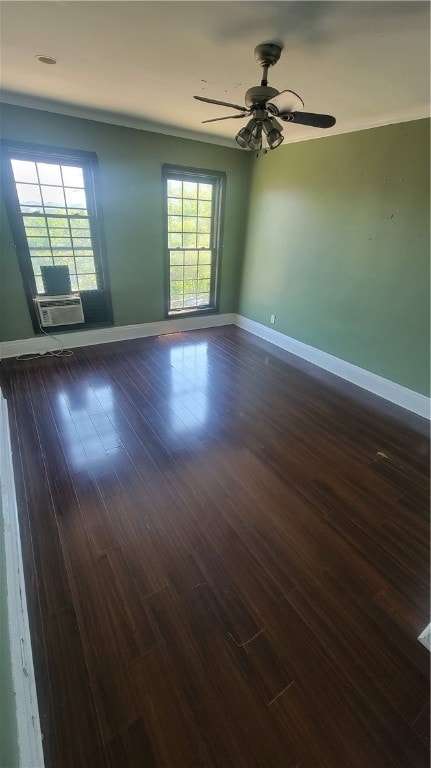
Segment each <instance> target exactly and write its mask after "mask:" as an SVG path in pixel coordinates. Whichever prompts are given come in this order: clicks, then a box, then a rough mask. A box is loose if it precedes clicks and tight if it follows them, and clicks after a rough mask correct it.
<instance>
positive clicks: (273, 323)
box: [271, 315, 276, 325]
mask: <svg viewBox="0 0 431 768" xmlns="http://www.w3.org/2000/svg"><path fill="white" fill-rule="evenodd" d="M275 318H276V316H275V315H271V325H275Z"/></svg>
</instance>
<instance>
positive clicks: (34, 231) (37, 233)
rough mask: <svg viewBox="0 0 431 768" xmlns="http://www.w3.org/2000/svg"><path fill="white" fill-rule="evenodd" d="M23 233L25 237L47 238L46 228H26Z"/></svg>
mask: <svg viewBox="0 0 431 768" xmlns="http://www.w3.org/2000/svg"><path fill="white" fill-rule="evenodd" d="M25 233H26V235H27V237H48V230H47V228H46V227H26V228H25Z"/></svg>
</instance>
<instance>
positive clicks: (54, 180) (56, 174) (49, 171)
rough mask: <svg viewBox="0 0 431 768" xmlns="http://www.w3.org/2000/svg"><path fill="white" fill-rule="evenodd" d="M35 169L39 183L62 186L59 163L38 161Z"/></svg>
mask: <svg viewBox="0 0 431 768" xmlns="http://www.w3.org/2000/svg"><path fill="white" fill-rule="evenodd" d="M37 171H38V173H39V181H40V183H41V184H55V185H56V186H58V187H61V186H62V182H61V173H60V166H59V165H54V163H38V164H37Z"/></svg>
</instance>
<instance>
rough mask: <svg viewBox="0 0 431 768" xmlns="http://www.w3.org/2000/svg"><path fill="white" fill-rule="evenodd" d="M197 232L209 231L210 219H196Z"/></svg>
mask: <svg viewBox="0 0 431 768" xmlns="http://www.w3.org/2000/svg"><path fill="white" fill-rule="evenodd" d="M197 231H198V232H202V233H204V232H211V219H200V218H199V219H198V227H197Z"/></svg>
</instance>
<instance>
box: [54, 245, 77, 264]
mask: <svg viewBox="0 0 431 768" xmlns="http://www.w3.org/2000/svg"><path fill="white" fill-rule="evenodd" d="M69 259H73V263H75V259H74V254H73V250H72V249H71V248H58V249H56V250H55V251H54V261H55V263H56V264H68V263H69Z"/></svg>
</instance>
